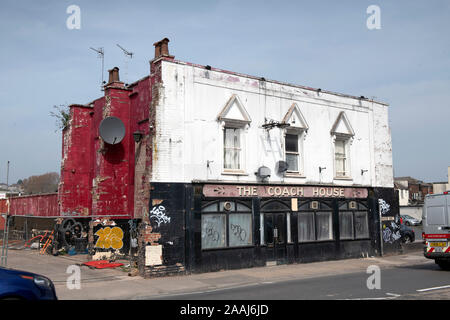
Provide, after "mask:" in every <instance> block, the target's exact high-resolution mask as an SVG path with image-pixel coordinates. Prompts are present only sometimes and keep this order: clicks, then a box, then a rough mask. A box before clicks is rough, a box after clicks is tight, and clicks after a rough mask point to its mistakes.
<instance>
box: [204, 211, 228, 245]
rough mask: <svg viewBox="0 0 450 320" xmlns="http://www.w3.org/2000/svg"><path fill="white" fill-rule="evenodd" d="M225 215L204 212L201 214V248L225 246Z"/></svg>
mask: <svg viewBox="0 0 450 320" xmlns="http://www.w3.org/2000/svg"><path fill="white" fill-rule="evenodd" d="M225 218H226V215H224V214H204V215H202V248H203V249H212V248H223V247H225V246H226V240H227V239H226V237H227V235H226V230H225V227H226V224H225Z"/></svg>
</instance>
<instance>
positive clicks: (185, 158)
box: [9, 39, 400, 276]
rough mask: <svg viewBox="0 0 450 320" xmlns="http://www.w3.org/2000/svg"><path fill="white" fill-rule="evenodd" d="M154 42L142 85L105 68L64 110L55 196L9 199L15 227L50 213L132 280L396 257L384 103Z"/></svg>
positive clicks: (61, 227) (395, 209) (50, 217)
mask: <svg viewBox="0 0 450 320" xmlns="http://www.w3.org/2000/svg"><path fill="white" fill-rule="evenodd" d="M168 42H169V40H168V39H163V40H161V41H159V42H157V43H155V44H154V45H155V57H154V59H153V60H151V61H150V74H149V76H147V77H144V78H142V79H140V80H138V81H136V82H134V83H132V84H129V85H126V84H124V83H123V82H121V81H120V78H119V69H118V68H113V69H111V70H110V71H109V81H108V83H107V84H106V85H105V87H104V96H102V97H100V98H98V99H96V100H94V101H92V102H90V103H87V104H73V105H71V106H70V115H71V119H70V123H69V125H68V126H67V127H66V128H65V129H64V130H63V142H62V143H63V146H62V163H61V182H60V186H59V190H58V194H54V195H49V196H50V198H47V199H44V200H45V201H44V202H43V204H41V205H37V202H38V201H40V200H39V199H41V198H33V199H34V200H32V203H30V204H28V205H27V206H24V205H23V204H24V200H23V199H20V198H19V200H15V201H16V202H17V203H14V202H13V201H12V202H11V203H10V206H9V211H10V214H12V215H14V216H15V217H16V222H18V221H20V219H27V217H28V218H30V219H31V218H32V217H35V216H37V215H42V216H45V217H47V221H48V222H49V223H54V221H55V218H56V219H57V223H58V225H59V227H58V228H59V229H58V230H60V231H62V232H64V234H66V233H67V232H68V233H69V234H72V235H74V237H75V238H76V237H82V236H83V235H84V237H85V238H86V243H87V245H88V247H89V252H90V254H91V256H92V257H93V258H103V257H105V256H106V257H111V256H113V255H114V254H117V253H122V254H129V253H130V252H133V253H134V254H136V255H137V258H138V264H139V269H140V274H141V275H144V276H145V275H157V274H167V273H173V272H183V271H186V270H188V271H191V272H202V271H212V270H221V269H229V268H242V267H252V266H262V265H266V264H279V263H293V262H308V261H319V260H329V259H343V258H355V257H363V256H369V255H370V256H372V255H379V254H381V253H382V251H383V250H384V251H388V250H397V249H398V248H399V238H400V234H399V230H398V197H396V196H395V193H394V179H393V165H392V143H391V135H390V128H389V122H388V105H387V104H385V103H382V102H377V101H374V100H369V99H367V98H365V97H363V96H360V97H356V96H351V95H346V94H340V93H334V92H330V91H326V90H322V89H316V88H310V87H305V86H300V85H294V84H289V83H283V82H279V81H273V80H266V79H265V78H262V77H255V76H249V75H244V74H239V73H236V72H230V71H225V70H221V69H217V68H213V67H210V66H203V65H196V64H192V63H187V62H182V61H178V60H175V59H174V56H172V55H170V54H169V48H168ZM101 128H106V129H101ZM30 208H34V209H33V210H31V211H30ZM42 208H46V209H42ZM55 208H56V210H55ZM39 210H41V211H39ZM42 210H43V211H44V212H42ZM40 221H42V219H41V220H40ZM76 230H78V231H80V230H81V232H76ZM64 241H67V239H60V242H62V243H63V242H64ZM80 243H81V241H80ZM133 250H134V251H133Z"/></svg>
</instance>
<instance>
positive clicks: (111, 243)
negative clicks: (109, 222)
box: [95, 227, 123, 249]
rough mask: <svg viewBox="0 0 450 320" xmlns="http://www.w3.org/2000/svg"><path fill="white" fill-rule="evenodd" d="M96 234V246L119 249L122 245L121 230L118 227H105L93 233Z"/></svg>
mask: <svg viewBox="0 0 450 320" xmlns="http://www.w3.org/2000/svg"><path fill="white" fill-rule="evenodd" d="M95 235H96V236H98V239H97V242H96V243H95V247H96V248H102V249H110V248H112V249H121V248H122V247H123V230H122V229H121V228H119V227H114V228H110V227H105V228H102V229H100V230H98V231H97V232H96V233H95Z"/></svg>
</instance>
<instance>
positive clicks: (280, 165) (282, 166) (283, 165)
mask: <svg viewBox="0 0 450 320" xmlns="http://www.w3.org/2000/svg"><path fill="white" fill-rule="evenodd" d="M288 167H289V165H288V163H287V162H286V161H278V162H277V171H278V173H284V172H286V171H287V169H288Z"/></svg>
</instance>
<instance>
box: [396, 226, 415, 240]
mask: <svg viewBox="0 0 450 320" xmlns="http://www.w3.org/2000/svg"><path fill="white" fill-rule="evenodd" d="M400 236H401V238H400V239H401V241H402V242H403V243H411V242H414V241H415V240H416V235H415V233H414V230H413V229H411V228H409V227H407V226H405V225H404V224H401V225H400Z"/></svg>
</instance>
